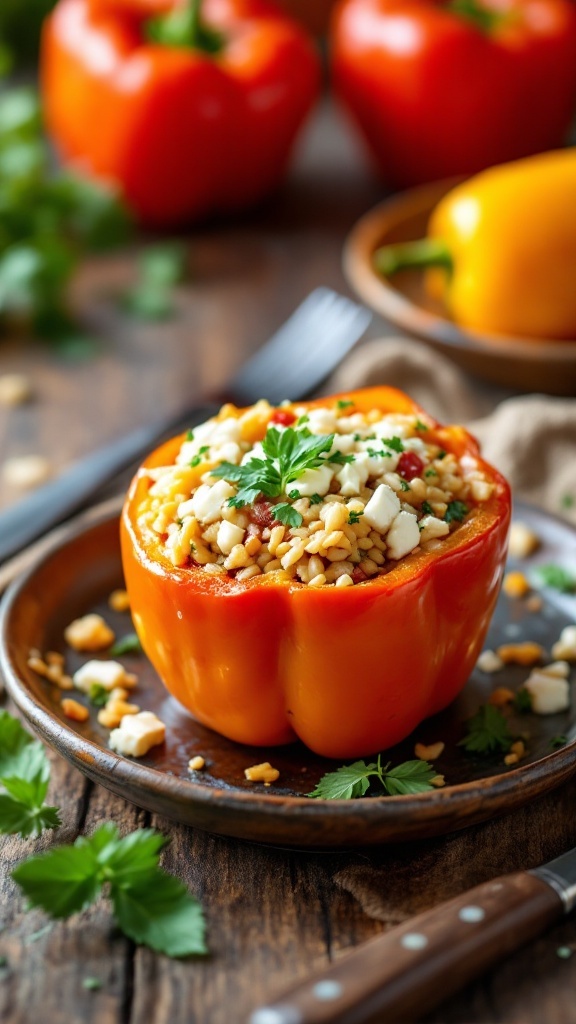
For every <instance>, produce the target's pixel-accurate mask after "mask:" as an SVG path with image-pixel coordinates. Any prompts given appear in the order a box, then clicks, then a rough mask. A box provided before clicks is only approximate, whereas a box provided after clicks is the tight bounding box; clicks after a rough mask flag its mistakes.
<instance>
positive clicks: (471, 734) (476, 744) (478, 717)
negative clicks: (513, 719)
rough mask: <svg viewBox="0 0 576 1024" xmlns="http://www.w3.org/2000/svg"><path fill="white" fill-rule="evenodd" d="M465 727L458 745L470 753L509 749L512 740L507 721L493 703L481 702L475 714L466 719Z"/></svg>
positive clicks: (488, 752) (490, 752)
mask: <svg viewBox="0 0 576 1024" xmlns="http://www.w3.org/2000/svg"><path fill="white" fill-rule="evenodd" d="M467 728H468V732H467V734H466V736H464V738H463V739H461V740H460V742H459V744H458V745H459V746H460V747H464V749H465V750H467V751H468V752H469V753H472V754H493V753H495V752H496V751H498V750H509V749H510V744H511V743H512V742H513V736H511V734H510V730H509V728H508V722H507V721H506V719H505V717H504V715H503V714H502V712H501V711H499V710H498V708H497V707H495V706H494V705H493V704H481V705H480V707H479V708H478V711H477V712H476V714H475V715H473V716H472V718H469V719H468V722H467Z"/></svg>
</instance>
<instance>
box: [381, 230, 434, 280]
mask: <svg viewBox="0 0 576 1024" xmlns="http://www.w3.org/2000/svg"><path fill="white" fill-rule="evenodd" d="M374 266H375V268H376V270H377V271H378V273H380V274H383V275H384V277H392V276H393V274H397V273H398V271H399V270H413V269H418V268H420V269H423V268H426V267H444V269H445V270H447V271H448V272H451V271H452V269H453V266H454V263H453V259H452V254H451V252H450V249H449V248H448V246H447V244H446V242H444V241H443V240H442V239H441V238H419V239H418V241H416V242H398V243H397V244H396V245H384V246H382V248H380V249H377V250H376V252H375V253H374Z"/></svg>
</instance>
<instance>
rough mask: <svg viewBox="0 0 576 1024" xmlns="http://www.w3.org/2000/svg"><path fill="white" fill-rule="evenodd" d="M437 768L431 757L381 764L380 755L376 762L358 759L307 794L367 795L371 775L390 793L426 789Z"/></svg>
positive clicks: (341, 797)
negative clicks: (429, 759)
mask: <svg viewBox="0 0 576 1024" xmlns="http://www.w3.org/2000/svg"><path fill="white" fill-rule="evenodd" d="M436 775H437V772H436V770H435V768H434V767H433V765H431V764H429V762H428V761H420V760H415V761H404V763H403V764H399V765H397V766H396V767H395V768H392V767H391V762H390V761H389V762H388V763H387V764H385V765H382V762H381V756H379V757H378V761H377V763H376V764H374V763H372V764H366V762H365V761H355V762H354V763H353V764H349V765H343V766H342V767H341V768H337V769H336V771H334V772H327V773H326V775H323V776H322V778H321V779H320V781H319V783H318V785H317V786H316V788H315V789H314V790H313V791H312V792H311V793H308V796H310V797H315V798H320V799H323V800H354V799H356V798H358V797H362V796H364V795H365V794H366V793H367V792H368V789H369V788H370V779H372V778H374V779H377V780H378V781H379V782H380V783H381V784H382V786H383V788H384V790H385V791H386V793H388V795H389V796H403V795H409V794H412V793H426V792H427V791H428V790H430V789H433V788H434V786H433V784H432V779H433V778H435V776H436Z"/></svg>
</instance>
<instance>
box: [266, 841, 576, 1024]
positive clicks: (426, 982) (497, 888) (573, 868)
mask: <svg viewBox="0 0 576 1024" xmlns="http://www.w3.org/2000/svg"><path fill="white" fill-rule="evenodd" d="M575 906H576V849H573V850H570V851H569V852H568V853H565V854H563V855H562V856H561V857H558V858H557V859H556V860H552V861H550V863H548V864H544V865H543V866H542V867H539V868H535V869H534V870H532V871H518V872H515V873H514V874H511V875H503V876H501V877H500V878H496V879H494V880H493V881H491V882H485V883H484V884H482V885H479V886H477V887H476V888H474V889H470V890H468V892H465V893H463V894H462V895H460V896H457V897H456V898H455V899H452V900H449V901H448V902H446V903H442V904H440V905H439V906H437V907H435V908H434V909H433V910H428V911H426V912H425V913H423V914H419V915H418V916H417V917H413V918H411V919H410V920H409V921H407V922H406V923H405V924H402V925H400V926H398V927H396V928H392V929H391V930H390V931H388V932H386V934H384V935H380V936H378V937H377V938H375V939H371V940H370V941H369V942H365V943H363V944H362V945H360V946H358V947H357V948H356V949H355V950H354V951H353V952H351V953H349V954H347V955H345V956H343V957H342V958H341V959H339V960H337V962H336V963H335V964H333V965H332V966H331V967H329V968H327V970H325V971H323V972H322V973H321V974H318V975H316V976H315V977H312V978H311V979H310V980H309V981H307V982H305V983H304V984H301V985H299V986H298V987H295V988H293V989H292V990H291V991H290V992H288V993H287V994H285V995H284V996H283V997H282V998H280V999H279V1000H278V1002H275V1003H272V1004H270V1005H269V1006H263V1007H261V1008H260V1009H257V1010H255V1011H254V1013H252V1015H251V1017H250V1020H249V1022H248V1024H363V1022H365V1021H368V1020H372V1018H374V1017H375V1015H378V1021H382V1022H383V1021H388V1022H390V1024H400V1022H401V1021H414V1020H416V1019H417V1017H418V1016H420V1015H421V1014H423V1013H424V1012H426V1011H428V1010H430V1009H432V1008H433V1007H434V1006H436V1005H437V1004H438V1003H440V1002H442V1001H443V1000H444V999H446V998H447V997H448V996H450V995H452V994H453V993H454V992H456V991H458V989H459V988H462V987H463V986H464V985H466V984H467V983H468V982H469V981H471V979H472V978H474V977H476V975H478V974H481V973H482V971H484V970H486V969H487V968H488V967H489V966H490V965H491V964H493V963H494V962H495V961H498V960H500V959H502V957H504V956H506V955H507V954H509V953H512V952H513V951H514V950H515V949H517V948H518V947H519V946H522V945H524V944H525V943H527V942H530V940H531V939H534V938H535V937H536V936H537V935H539V934H540V932H542V931H544V929H545V928H547V927H549V926H550V925H551V924H553V923H554V922H555V921H557V920H559V919H561V918H562V917H563V916H564V915H566V914H569V913H570V912H571V910H573V909H574V907H575Z"/></svg>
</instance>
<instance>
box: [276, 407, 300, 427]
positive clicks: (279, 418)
mask: <svg viewBox="0 0 576 1024" xmlns="http://www.w3.org/2000/svg"><path fill="white" fill-rule="evenodd" d="M295 421H296V417H295V415H294V413H293V412H291V411H290V409H274V412H273V413H272V415H271V417H270V420H269V422H270V423H278V424H280V426H282V427H289V426H290V424H291V423H294V422H295Z"/></svg>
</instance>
